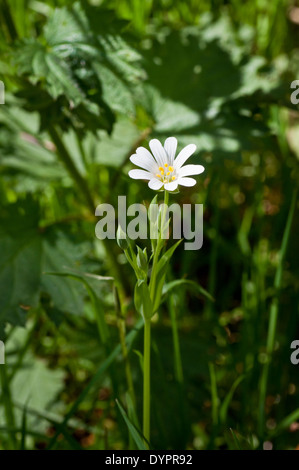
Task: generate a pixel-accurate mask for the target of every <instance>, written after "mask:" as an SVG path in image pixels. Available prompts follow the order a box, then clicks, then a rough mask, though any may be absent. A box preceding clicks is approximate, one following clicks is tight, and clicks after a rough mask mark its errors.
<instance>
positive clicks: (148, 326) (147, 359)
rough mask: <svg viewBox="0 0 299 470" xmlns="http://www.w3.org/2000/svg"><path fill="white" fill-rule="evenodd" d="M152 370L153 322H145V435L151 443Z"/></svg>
mask: <svg viewBox="0 0 299 470" xmlns="http://www.w3.org/2000/svg"><path fill="white" fill-rule="evenodd" d="M150 370H151V320H150V319H146V320H145V322H144V352H143V435H144V437H145V439H146V440H147V441H148V442H149V441H150V394H151V390H150Z"/></svg>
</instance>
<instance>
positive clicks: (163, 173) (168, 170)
mask: <svg viewBox="0 0 299 470" xmlns="http://www.w3.org/2000/svg"><path fill="white" fill-rule="evenodd" d="M164 167H165V168H163V167H162V166H159V172H160V173H157V174H156V177H157V178H159V179H161V181H162V182H163V183H164V184H166V183H169V182H170V181H174V180H175V179H176V176H175V175H174V168H173V166H169V165H168V163H165V164H164Z"/></svg>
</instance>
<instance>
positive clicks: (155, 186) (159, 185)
mask: <svg viewBox="0 0 299 470" xmlns="http://www.w3.org/2000/svg"><path fill="white" fill-rule="evenodd" d="M162 186H163V183H162V181H160V180H158V179H157V178H152V179H151V180H150V182H149V183H148V187H149V188H151V189H155V190H158V189H160V188H162Z"/></svg>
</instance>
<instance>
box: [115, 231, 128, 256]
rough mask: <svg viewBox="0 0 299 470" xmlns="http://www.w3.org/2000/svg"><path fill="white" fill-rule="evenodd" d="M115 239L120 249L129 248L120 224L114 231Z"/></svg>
mask: <svg viewBox="0 0 299 470" xmlns="http://www.w3.org/2000/svg"><path fill="white" fill-rule="evenodd" d="M116 241H117V244H118V246H119V247H120V248H121V249H122V250H127V249H128V248H129V241H128V237H127V235H126V233H125V232H124V231H123V229H122V228H121V226H120V225H119V226H118V229H117V232H116Z"/></svg>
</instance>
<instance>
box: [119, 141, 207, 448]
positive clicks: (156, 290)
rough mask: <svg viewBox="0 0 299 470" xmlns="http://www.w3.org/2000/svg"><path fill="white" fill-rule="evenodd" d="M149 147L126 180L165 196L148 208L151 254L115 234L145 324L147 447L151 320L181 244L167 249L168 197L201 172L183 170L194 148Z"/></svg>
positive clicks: (168, 144)
mask: <svg viewBox="0 0 299 470" xmlns="http://www.w3.org/2000/svg"><path fill="white" fill-rule="evenodd" d="M149 146H150V149H151V152H152V153H151V152H150V151H149V150H147V149H146V148H144V147H139V148H137V150H136V153H135V154H134V155H132V156H131V157H130V160H131V162H132V163H134V164H135V165H136V166H139V167H140V168H141V169H134V170H130V172H129V176H130V177H131V178H133V179H141V180H148V181H149V183H148V186H149V187H150V188H151V189H153V190H156V191H160V192H161V193H164V203H163V204H160V206H159V208H158V209H157V207H158V206H157V202H158V194H157V195H155V197H154V198H153V200H152V202H151V204H150V207H149V213H148V214H149V215H148V216H149V219H150V224H151V225H154V226H155V228H156V229H157V232H158V237H157V238H151V254H150V255H149V256H148V254H147V249H146V248H145V249H143V250H142V249H141V248H140V247H139V246H138V245H137V252H136V251H135V250H134V248H133V246H132V241H131V240H130V239H129V238H128V237H127V235H126V234H125V232H124V230H123V228H122V227H121V226H119V227H118V231H117V242H118V245H119V246H120V248H122V249H123V251H124V253H125V255H126V258H127V260H128V262H129V263H130V265H131V267H132V269H133V270H134V272H135V275H136V285H135V292H134V303H135V307H136V310H137V311H138V312H139V313H140V314H141V315H142V317H143V320H144V352H143V436H144V439H145V441H146V443H147V444H148V443H149V442H150V398H151V386H150V369H151V365H150V363H151V360H150V356H151V352H150V351H151V320H152V317H153V316H154V315H155V314H156V313H157V312H158V310H159V306H160V303H161V297H162V290H163V285H164V282H165V276H166V271H167V267H168V264H169V262H170V261H171V257H172V255H173V253H174V251H175V249H176V248H177V247H178V245H179V244H180V242H181V240H179V241H177V242H176V243H175V244H173V245H172V246H171V247H170V248H168V249H167V248H166V245H167V239H168V238H169V217H167V208H168V202H169V194H171V193H174V192H175V191H176V190H177V188H178V185H181V186H194V185H195V184H196V180H195V179H194V178H190V176H191V175H199V174H201V173H202V172H203V171H204V167H203V166H202V165H185V166H184V163H185V162H186V161H187V160H188V159H189V157H191V155H192V154H193V153H194V152H195V150H196V146H195V145H194V144H189V145H187V146H186V147H184V148H183V149H182V150H181V151H180V152H179V154H178V155H177V156H176V150H177V139H176V138H175V137H168V138H167V139H166V140H165V143H164V146H163V145H162V144H161V142H160V141H159V140H157V139H153V140H151V141H150V143H149ZM176 192H178V191H176ZM151 233H152V231H151Z"/></svg>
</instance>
